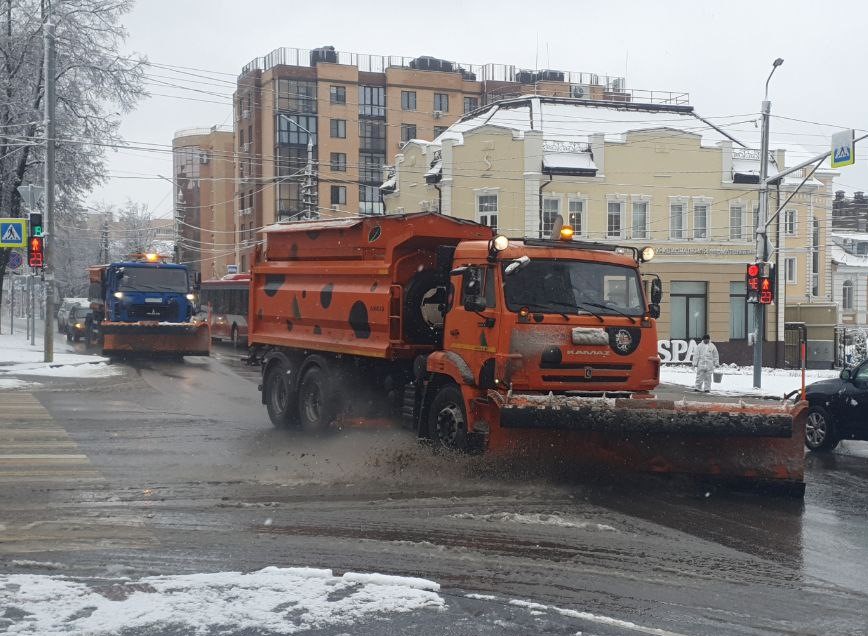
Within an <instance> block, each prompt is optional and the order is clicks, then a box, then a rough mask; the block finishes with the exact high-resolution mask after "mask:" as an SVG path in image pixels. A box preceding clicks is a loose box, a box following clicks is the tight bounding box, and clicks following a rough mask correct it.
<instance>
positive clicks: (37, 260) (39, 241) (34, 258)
mask: <svg viewBox="0 0 868 636" xmlns="http://www.w3.org/2000/svg"><path fill="white" fill-rule="evenodd" d="M44 248H45V238H44V237H42V236H31V237H30V238H29V239H28V240H27V264H28V265H30V267H32V268H34V269H36V268H39V267H42V266H43V265H45V251H44Z"/></svg>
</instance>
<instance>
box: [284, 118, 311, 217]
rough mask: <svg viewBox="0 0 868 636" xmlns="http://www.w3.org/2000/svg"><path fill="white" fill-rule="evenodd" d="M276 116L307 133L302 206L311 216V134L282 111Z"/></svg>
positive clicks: (308, 215)
mask: <svg viewBox="0 0 868 636" xmlns="http://www.w3.org/2000/svg"><path fill="white" fill-rule="evenodd" d="M277 116H278V117H283V118H284V119H285V120H286V121H287V122H288V123H290V124H291V125H293V126H295V127H296V128H298V129H299V130H301V131H302V132H304V133H307V164H306V165H305V167H304V208H305V215H306V216H307V218H309V219H310V218H313V217H314V215H315V214H316V205H315V204H314V198H315V196H314V195H315V191H314V185H313V135H314V133H312V132H311V131H309V130H308V129H307V128H305V127H304V126H302V125H301V124H299V123H298V122H297V121H295V120H294V119H292V118H291V117H289V116H288V115H285V114H283V113H277Z"/></svg>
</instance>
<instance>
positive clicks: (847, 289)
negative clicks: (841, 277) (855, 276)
mask: <svg viewBox="0 0 868 636" xmlns="http://www.w3.org/2000/svg"><path fill="white" fill-rule="evenodd" d="M841 309H849V310H852V309H853V281H852V280H845V281H844V284H843V285H842V286H841Z"/></svg>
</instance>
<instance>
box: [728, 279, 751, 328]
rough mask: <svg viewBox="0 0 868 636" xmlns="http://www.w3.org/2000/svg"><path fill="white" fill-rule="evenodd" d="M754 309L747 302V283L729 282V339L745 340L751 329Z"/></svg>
mask: <svg viewBox="0 0 868 636" xmlns="http://www.w3.org/2000/svg"><path fill="white" fill-rule="evenodd" d="M753 318H754V310H753V307H752V306H751V305H749V304H748V302H747V284H746V283H745V282H744V281H743V280H742V281H736V282H732V283H730V284H729V339H730V340H745V339H746V338H747V334H749V333H751V332H752V331H753V325H754V321H753Z"/></svg>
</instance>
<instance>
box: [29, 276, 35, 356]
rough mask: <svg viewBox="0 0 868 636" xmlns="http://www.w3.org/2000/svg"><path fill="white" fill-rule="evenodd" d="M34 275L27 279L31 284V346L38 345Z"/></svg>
mask: <svg viewBox="0 0 868 636" xmlns="http://www.w3.org/2000/svg"><path fill="white" fill-rule="evenodd" d="M33 278H34V277H33V274H30V275H29V276H28V277H27V280H28V281H29V282H30V344H31V345H32V346H35V345H36V281H35V280H34V279H33Z"/></svg>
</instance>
